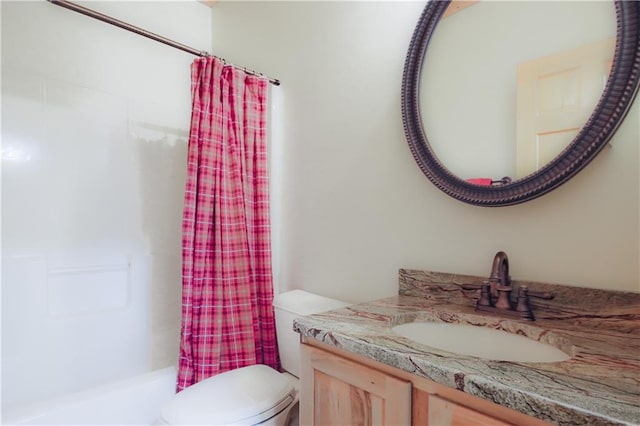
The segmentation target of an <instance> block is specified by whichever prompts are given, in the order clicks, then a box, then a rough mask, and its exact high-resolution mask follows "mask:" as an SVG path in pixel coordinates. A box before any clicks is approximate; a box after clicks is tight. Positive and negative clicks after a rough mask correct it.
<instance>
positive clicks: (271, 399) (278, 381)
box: [160, 365, 296, 425]
mask: <svg viewBox="0 0 640 426" xmlns="http://www.w3.org/2000/svg"><path fill="white" fill-rule="evenodd" d="M295 400H296V391H295V389H294V387H293V385H292V384H291V382H290V381H289V380H288V379H287V378H286V377H285V376H284V375H283V374H282V373H279V372H277V371H276V370H274V369H273V368H270V367H267V366H266V365H251V366H248V367H243V368H238V369H236V370H231V371H227V372H224V373H222V374H218V375H217V376H214V377H210V378H208V379H205V380H203V381H201V382H199V383H196V384H195V385H193V386H190V387H188V388H187V389H185V390H183V391H182V392H180V393H178V394H177V395H175V396H174V398H173V399H172V400H171V401H170V402H169V403H168V404H167V405H166V406H165V407H164V408H163V410H162V414H161V419H160V420H161V421H162V422H164V423H165V424H173V425H185V424H189V425H202V424H207V425H237V424H243V425H255V424H258V423H261V422H263V421H265V420H267V419H269V418H271V417H273V416H275V415H276V414H278V413H279V412H281V411H282V410H284V409H285V408H287V407H288V406H289V405H290V404H292V403H293V402H294V401H295Z"/></svg>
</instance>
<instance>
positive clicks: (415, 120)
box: [402, 0, 640, 207]
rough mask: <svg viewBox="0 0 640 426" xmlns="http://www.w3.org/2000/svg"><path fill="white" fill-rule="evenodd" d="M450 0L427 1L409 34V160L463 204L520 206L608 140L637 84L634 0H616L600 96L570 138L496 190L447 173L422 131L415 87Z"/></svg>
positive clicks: (639, 47) (639, 57)
mask: <svg viewBox="0 0 640 426" xmlns="http://www.w3.org/2000/svg"><path fill="white" fill-rule="evenodd" d="M449 3H450V0H431V1H429V2H428V3H427V5H426V6H425V8H424V11H423V12H422V15H421V16H420V20H419V21H418V25H417V26H416V29H415V31H414V33H413V38H412V39H411V44H410V45H409V51H408V53H407V58H406V61H405V65H404V74H403V76H402V121H403V123H404V132H405V135H406V138H407V141H408V143H409V147H410V148H411V152H412V154H413V157H414V158H415V160H416V162H417V163H418V166H419V167H420V169H421V170H422V172H423V173H424V174H425V175H426V176H427V178H429V180H430V181H431V182H432V183H433V184H434V185H436V186H437V187H438V188H439V189H440V190H442V191H444V192H445V193H446V194H448V195H450V196H452V197H453V198H456V199H458V200H460V201H463V202H465V203H468V204H473V205H477V206H485V207H499V206H508V205H513V204H519V203H523V202H525V201H529V200H532V199H534V198H537V197H539V196H541V195H543V194H546V193H547V192H549V191H551V190H553V189H555V188H557V187H558V186H560V185H562V184H563V183H565V182H566V181H568V180H569V179H570V178H571V177H573V175H575V174H576V173H578V172H579V171H580V170H582V169H583V168H584V167H585V166H586V165H587V164H589V162H590V161H591V160H593V159H594V158H595V156H596V155H597V154H598V153H599V152H600V151H601V150H602V148H604V146H605V145H606V144H607V143H608V142H609V140H610V139H611V137H612V136H613V134H614V133H615V132H616V130H617V129H618V127H619V126H620V124H621V123H622V121H623V120H624V118H625V116H626V114H627V112H628V111H629V108H630V107H631V104H632V103H633V99H634V98H635V96H636V94H637V92H638V87H639V86H640V1H636V0H623V1H620V0H616V1H614V3H615V8H616V16H617V31H616V35H617V37H616V47H615V53H614V57H613V66H612V69H611V73H610V74H609V79H608V81H607V84H606V86H605V89H604V92H603V94H602V97H601V98H600V100H599V101H598V104H597V105H596V107H595V109H594V111H593V113H592V114H591V116H590V117H589V119H588V120H587V123H586V124H585V125H584V127H583V128H582V130H581V131H580V132H579V133H578V135H577V136H576V137H575V139H574V140H573V141H572V142H571V143H570V144H569V145H568V146H567V148H565V149H564V150H563V151H562V152H561V153H560V154H559V155H558V157H556V158H555V159H554V160H552V161H551V162H550V163H549V164H547V165H546V166H544V167H543V168H542V169H540V170H538V171H537V172H535V173H533V174H531V175H529V176H526V177H524V178H521V179H518V180H515V181H513V182H511V183H507V184H504V185H499V186H480V185H475V184H472V183H469V182H467V181H465V180H463V179H460V178H459V177H457V176H455V175H454V174H452V173H451V172H450V171H449V170H448V169H447V168H446V167H445V166H444V165H443V164H442V163H441V162H440V160H438V158H437V157H436V155H435V153H434V152H433V150H432V149H431V147H430V146H429V141H428V140H427V137H426V134H425V132H424V129H423V127H422V118H421V115H420V103H419V91H420V90H419V89H420V75H421V72H422V63H423V61H424V56H425V53H426V51H427V46H428V45H429V41H430V40H431V36H432V35H433V32H434V30H435V29H436V26H437V24H438V21H439V20H440V18H441V17H442V14H443V13H444V11H445V10H446V9H447V7H448V6H449Z"/></svg>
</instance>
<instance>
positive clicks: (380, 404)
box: [294, 270, 640, 426]
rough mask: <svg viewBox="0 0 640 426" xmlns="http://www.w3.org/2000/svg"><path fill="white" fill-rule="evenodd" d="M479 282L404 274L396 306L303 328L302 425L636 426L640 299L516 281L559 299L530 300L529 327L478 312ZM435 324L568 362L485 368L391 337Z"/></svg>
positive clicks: (639, 416) (370, 306) (333, 315)
mask: <svg viewBox="0 0 640 426" xmlns="http://www.w3.org/2000/svg"><path fill="white" fill-rule="evenodd" d="M481 280H483V278H482V277H472V276H462V275H455V274H445V273H437V272H424V271H410V270H401V271H400V291H399V295H398V296H395V297H390V298H386V299H382V300H378V301H374V302H370V303H363V304H358V305H352V306H349V307H346V308H342V309H338V310H334V311H329V312H326V313H322V314H316V315H312V316H308V317H303V318H298V319H296V321H295V322H294V328H295V329H296V331H298V332H299V333H300V334H301V338H302V344H301V359H302V370H301V386H300V401H301V413H300V416H301V417H300V418H301V424H305V425H311V424H387V425H400V424H402V425H405V424H406V425H438V426H445V425H463V424H465V425H469V424H481V425H507V424H512V425H543V424H559V425H575V424H590V425H624V424H640V385H639V383H640V309H639V308H640V294H638V293H629V292H616V291H605V290H596V289H587V288H578V287H570V286H560V285H552V284H542V283H524V282H520V281H513V286H514V288H516V289H517V288H518V286H521V285H525V284H526V285H527V286H528V288H530V289H531V290H532V291H538V292H547V293H548V292H550V293H553V295H554V297H553V299H551V300H543V299H541V300H532V302H531V305H532V309H533V313H534V315H535V321H527V320H524V319H514V318H505V317H500V316H497V315H491V314H488V313H486V312H481V311H480V312H479V311H476V309H475V304H476V301H477V299H478V294H479V291H478V290H477V286H476V285H475V283H478V282H480V281H481ZM433 322H437V323H449V324H465V325H473V326H476V327H482V328H490V329H497V330H503V331H505V332H508V333H509V334H512V335H519V336H523V337H526V338H527V339H530V340H533V341H535V342H541V343H544V344H545V345H548V346H550V347H553V348H555V349H559V350H561V351H562V352H564V353H565V354H566V355H567V358H568V359H567V360H564V361H559V362H530V361H526V362H519V361H501V360H496V359H486V358H478V357H476V356H469V355H465V354H461V353H453V352H449V351H446V350H442V349H436V348H433V347H431V346H427V345H425V344H422V343H419V342H418V341H416V340H413V339H410V338H407V337H404V336H402V335H400V334H398V333H397V332H396V331H394V327H396V326H398V325H401V324H408V323H433ZM486 340H487V341H486V342H485V344H486V345H487V346H496V347H497V348H498V350H497V353H498V356H496V358H499V354H500V352H501V351H500V343H499V342H498V343H497V344H496V342H495V341H492V338H490V337H489V338H487V339H486ZM474 344H475V343H474ZM472 346H473V345H472ZM462 347H463V348H464V345H462ZM509 350H510V349H509V347H508V346H507V345H505V347H504V351H505V352H508V351H509ZM491 357H493V356H490V357H489V358H491Z"/></svg>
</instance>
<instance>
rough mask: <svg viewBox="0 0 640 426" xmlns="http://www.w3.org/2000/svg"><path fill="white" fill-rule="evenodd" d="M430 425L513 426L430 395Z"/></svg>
mask: <svg viewBox="0 0 640 426" xmlns="http://www.w3.org/2000/svg"><path fill="white" fill-rule="evenodd" d="M428 401H429V402H428V404H429V408H428V419H429V420H428V423H427V424H428V425H434V426H436V425H437V426H471V425H483V426H513V425H512V424H511V423H506V422H504V421H502V420H498V419H496V418H495V417H491V416H488V415H486V414H483V413H481V412H479V411H475V410H473V409H471V408H468V407H465V406H462V405H460V404H457V403H455V402H452V401H448V400H446V399H442V398H439V397H437V396H435V395H429V400H428Z"/></svg>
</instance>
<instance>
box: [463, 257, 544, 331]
mask: <svg viewBox="0 0 640 426" xmlns="http://www.w3.org/2000/svg"><path fill="white" fill-rule="evenodd" d="M512 291H513V287H512V286H511V277H510V276H509V258H508V256H507V254H506V253H505V252H503V251H499V252H498V253H496V255H495V256H494V258H493V263H492V265H491V273H490V274H489V279H488V280H487V281H484V282H483V283H482V285H481V286H480V298H479V299H478V301H477V303H476V311H485V312H491V313H494V314H498V315H500V316H508V317H515V318H522V319H526V320H530V321H534V317H533V311H532V310H531V306H530V305H529V296H533V297H538V298H541V299H553V294H551V293H542V292H530V291H529V289H528V288H527V286H526V285H520V286H519V287H518V299H517V301H516V303H515V304H514V303H512V302H511V292H512Z"/></svg>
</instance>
